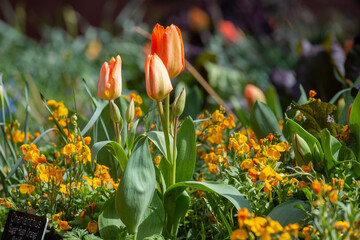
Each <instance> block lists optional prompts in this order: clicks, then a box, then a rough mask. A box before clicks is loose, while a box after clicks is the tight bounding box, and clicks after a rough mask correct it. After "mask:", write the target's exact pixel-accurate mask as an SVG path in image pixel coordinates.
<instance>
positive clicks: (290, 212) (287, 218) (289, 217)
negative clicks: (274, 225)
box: [268, 200, 310, 227]
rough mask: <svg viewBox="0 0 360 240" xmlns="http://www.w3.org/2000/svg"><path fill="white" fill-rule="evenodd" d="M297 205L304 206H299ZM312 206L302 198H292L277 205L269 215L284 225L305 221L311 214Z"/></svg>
mask: <svg viewBox="0 0 360 240" xmlns="http://www.w3.org/2000/svg"><path fill="white" fill-rule="evenodd" d="M297 205H301V206H302V209H304V210H305V211H304V210H302V209H301V208H299V207H298V206H297ZM309 211H310V206H309V205H308V204H307V203H305V202H304V201H301V200H292V201H289V202H285V203H282V204H280V205H278V206H276V207H275V208H274V209H273V210H272V211H271V212H270V213H269V215H268V217H270V218H271V219H272V220H276V221H278V222H279V223H280V224H281V225H282V226H283V227H285V226H287V225H289V224H290V223H299V224H301V223H303V221H304V219H305V217H306V216H307V215H308V214H309Z"/></svg>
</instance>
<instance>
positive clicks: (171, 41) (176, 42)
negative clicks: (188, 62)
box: [151, 24, 185, 78]
mask: <svg viewBox="0 0 360 240" xmlns="http://www.w3.org/2000/svg"><path fill="white" fill-rule="evenodd" d="M154 53H156V54H157V55H158V56H159V57H160V58H161V60H162V61H163V63H164V65H165V67H166V69H167V70H168V72H169V76H170V78H174V77H176V76H177V75H179V74H180V73H181V72H182V71H183V70H184V68H185V57H184V45H183V40H182V37H181V32H180V29H179V28H178V27H177V26H175V25H173V24H171V26H170V27H167V28H166V29H164V27H163V26H161V25H159V24H156V25H155V27H154V30H153V32H152V36H151V54H154Z"/></svg>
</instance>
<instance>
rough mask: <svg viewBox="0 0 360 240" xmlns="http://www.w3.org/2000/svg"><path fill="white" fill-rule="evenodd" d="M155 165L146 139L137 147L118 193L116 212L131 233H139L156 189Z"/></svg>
mask: <svg viewBox="0 0 360 240" xmlns="http://www.w3.org/2000/svg"><path fill="white" fill-rule="evenodd" d="M155 177H156V176H155V169H154V164H153V161H152V159H151V155H150V150H149V143H148V140H147V138H146V137H143V138H141V139H140V140H139V141H138V142H137V143H136V145H135V148H134V151H133V152H132V154H131V156H130V158H129V161H128V163H127V165H126V168H125V171H124V174H123V177H122V179H121V181H120V184H119V187H118V189H117V191H116V203H115V206H116V211H117V212H118V215H119V217H120V219H121V221H122V222H123V223H124V224H125V225H126V227H127V230H128V232H129V233H131V234H134V233H136V232H138V228H139V225H140V224H141V221H142V218H143V217H144V214H145V211H146V209H147V207H148V206H149V204H150V202H151V200H152V198H153V195H154V191H155V188H156V178H155Z"/></svg>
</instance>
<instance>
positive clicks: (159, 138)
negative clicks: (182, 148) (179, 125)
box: [146, 131, 173, 162]
mask: <svg viewBox="0 0 360 240" xmlns="http://www.w3.org/2000/svg"><path fill="white" fill-rule="evenodd" d="M146 136H148V137H149V139H150V141H152V142H153V143H154V144H155V146H156V147H157V148H158V149H159V150H160V152H161V154H162V155H163V156H164V157H165V159H166V161H168V162H169V160H168V158H167V153H166V145H165V137H164V132H161V131H151V132H148V133H147V134H146ZM169 140H170V146H172V145H173V138H172V137H171V135H169ZM170 149H171V150H172V147H171V148H170ZM171 154H172V153H171Z"/></svg>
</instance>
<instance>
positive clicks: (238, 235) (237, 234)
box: [231, 229, 248, 240]
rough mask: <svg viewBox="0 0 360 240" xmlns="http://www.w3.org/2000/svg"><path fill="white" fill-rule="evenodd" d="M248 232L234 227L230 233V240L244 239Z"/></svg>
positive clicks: (246, 237)
mask: <svg viewBox="0 0 360 240" xmlns="http://www.w3.org/2000/svg"><path fill="white" fill-rule="evenodd" d="M246 239H248V233H247V232H246V230H244V229H236V230H234V231H233V232H232V233H231V240H246Z"/></svg>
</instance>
